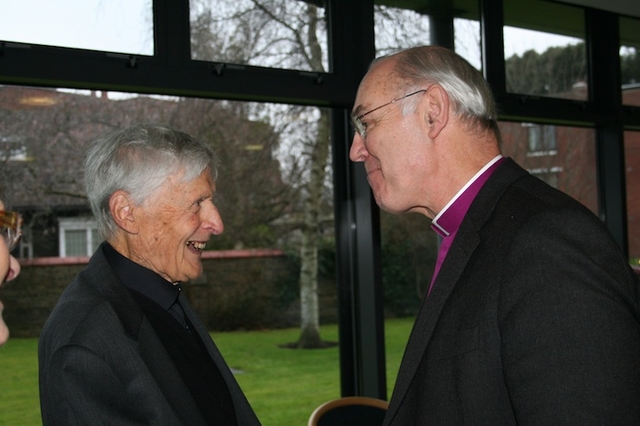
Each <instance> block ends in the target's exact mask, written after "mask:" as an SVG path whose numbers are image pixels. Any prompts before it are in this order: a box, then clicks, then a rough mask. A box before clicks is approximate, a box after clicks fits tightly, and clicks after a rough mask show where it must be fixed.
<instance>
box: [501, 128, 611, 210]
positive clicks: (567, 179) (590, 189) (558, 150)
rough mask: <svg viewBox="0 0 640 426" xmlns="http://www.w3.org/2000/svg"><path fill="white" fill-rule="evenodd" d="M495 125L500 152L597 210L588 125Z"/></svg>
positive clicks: (592, 142) (591, 136) (592, 136)
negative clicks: (499, 138)
mask: <svg viewBox="0 0 640 426" xmlns="http://www.w3.org/2000/svg"><path fill="white" fill-rule="evenodd" d="M499 126H500V132H501V134H502V153H503V155H504V156H506V157H511V158H513V159H514V161H515V162H516V163H518V164H519V165H520V166H522V167H523V168H525V169H526V170H528V171H529V172H530V173H531V174H533V175H535V176H537V177H538V178H540V179H542V180H543V181H545V182H547V183H548V184H550V185H551V186H553V187H555V188H558V189H559V190H561V191H564V192H566V193H567V194H569V195H571V196H572V197H573V198H575V199H576V200H578V201H580V202H581V203H582V204H584V205H585V206H587V207H588V208H589V209H590V210H591V211H592V212H594V213H595V214H596V215H597V214H598V190H597V180H596V174H597V173H596V145H595V132H594V131H593V130H592V129H585V128H579V127H566V126H555V125H550V124H535V123H515V122H500V123H499Z"/></svg>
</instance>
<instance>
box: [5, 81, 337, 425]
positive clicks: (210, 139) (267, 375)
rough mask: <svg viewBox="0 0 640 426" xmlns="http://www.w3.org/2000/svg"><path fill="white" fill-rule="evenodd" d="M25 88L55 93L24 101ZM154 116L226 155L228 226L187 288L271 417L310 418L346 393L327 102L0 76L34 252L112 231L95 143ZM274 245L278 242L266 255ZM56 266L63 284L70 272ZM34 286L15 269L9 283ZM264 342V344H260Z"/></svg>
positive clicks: (223, 208) (220, 194) (68, 252)
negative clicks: (14, 81) (58, 84)
mask: <svg viewBox="0 0 640 426" xmlns="http://www.w3.org/2000/svg"><path fill="white" fill-rule="evenodd" d="M25 97H27V98H29V97H30V98H36V97H37V98H39V99H47V101H46V102H44V101H43V102H39V103H36V104H28V103H27V104H23V103H20V102H19V100H20V99H23V98H25ZM150 121H151V122H161V123H166V124H168V125H171V126H172V127H174V128H178V129H180V130H183V131H185V132H187V133H189V134H191V135H193V136H194V137H196V138H198V139H200V140H202V141H204V142H205V143H208V144H209V145H210V146H211V147H212V149H213V150H214V151H215V152H216V153H217V155H218V157H219V160H220V167H219V178H218V181H217V194H216V204H217V206H218V207H219V210H220V214H221V216H222V219H223V221H224V224H225V231H224V233H223V234H221V235H218V236H213V237H212V238H211V239H210V241H209V243H208V245H207V250H206V251H205V253H203V264H204V270H205V273H204V275H203V276H202V277H200V278H199V279H198V280H196V281H194V282H193V283H189V284H188V285H185V291H186V294H187V297H189V298H190V300H192V304H193V305H194V308H195V309H196V310H197V311H198V314H199V317H200V318H201V319H202V320H203V321H204V322H205V323H206V325H207V326H209V328H210V330H211V331H212V332H216V333H220V334H221V336H222V337H220V344H219V347H220V350H221V352H222V353H223V355H225V358H226V360H227V362H228V363H229V365H230V366H231V367H232V368H233V369H234V371H236V372H237V378H238V381H239V382H240V384H241V386H242V388H243V390H244V391H245V393H246V394H247V397H248V399H249V401H250V402H251V403H252V405H253V406H254V407H255V408H256V411H257V414H258V416H259V417H260V419H261V420H262V421H263V424H273V425H280V424H303V423H305V422H306V420H307V418H308V416H309V414H310V413H311V412H312V411H313V409H314V408H315V407H317V406H318V405H320V404H321V403H322V402H325V401H326V400H329V399H332V398H337V397H339V396H340V395H339V392H340V385H339V378H340V375H339V364H338V347H337V335H338V333H337V325H336V322H337V313H338V309H337V293H336V288H335V282H336V279H335V267H334V259H335V241H334V240H335V238H334V226H333V220H334V219H333V186H332V175H331V172H330V171H331V168H332V166H331V155H330V144H329V128H330V119H329V111H328V110H326V109H320V108H315V107H305V106H296V105H283V104H279V105H276V104H266V103H243V102H230V101H224V100H219V101H214V100H206V99H197V98H177V97H166V96H165V97H156V96H143V95H133V94H131V95H129V96H126V97H125V96H112V94H107V93H95V92H90V91H89V92H86V93H84V92H76V91H68V90H64V91H62V90H56V89H45V88H33V87H19V86H0V134H2V135H6V137H7V138H10V139H12V140H13V139H15V140H19V141H21V144H22V145H23V147H24V149H25V150H26V160H25V159H22V158H16V157H12V156H8V157H7V156H5V157H2V164H1V165H0V167H1V170H2V172H3V173H5V174H6V175H7V180H8V181H9V182H13V183H14V184H15V185H14V188H13V189H12V191H11V192H12V193H13V195H14V197H13V202H12V207H13V208H15V209H17V210H19V211H21V212H22V213H23V214H24V216H25V225H24V227H25V229H29V230H30V237H29V240H30V241H33V243H34V246H33V248H34V252H35V253H34V254H35V256H36V257H58V256H87V255H90V254H91V253H93V251H94V250H95V247H96V245H97V244H98V243H99V242H101V240H100V239H99V238H98V237H97V233H96V231H95V225H94V224H93V222H92V221H91V220H86V219H85V218H86V217H88V216H90V215H91V213H90V211H89V208H88V206H87V204H86V199H85V197H84V189H83V182H82V172H81V170H82V164H83V158H84V155H85V152H86V148H87V146H88V142H89V141H90V140H92V139H93V138H95V137H96V136H98V135H102V134H104V133H106V132H108V131H111V130H114V129H119V128H122V127H125V126H128V125H130V124H132V123H137V122H150ZM265 251H266V252H269V253H270V252H272V251H275V252H277V253H279V254H277V255H270V256H265V255H259V253H262V252H265ZM239 259H242V260H239ZM25 270H26V268H25ZM25 270H23V272H25ZM29 276H31V275H30V274H29V273H23V274H21V276H20V277H19V278H18V279H21V280H27V279H29ZM56 277H57V278H52V282H51V283H48V288H49V291H50V292H52V293H55V291H54V290H52V289H53V288H59V291H60V292H61V291H62V290H63V289H64V287H66V285H68V284H69V279H70V278H68V277H67V278H66V281H64V280H65V275H63V274H61V275H60V276H57V275H56ZM59 279H61V280H63V281H60V282H57V281H56V280H59ZM53 281H56V282H53ZM30 286H31V284H30V283H28V282H18V283H17V284H16V285H15V286H12V291H19V290H21V289H24V290H25V291H28V289H29V288H30ZM55 286H59V287H55ZM4 290H5V289H4V288H3V292H4ZM58 296H59V293H58V294H56V297H55V298H53V299H52V300H51V307H52V306H53V304H54V303H55V301H56V300H57V297H58ZM24 300H29V298H26V297H25V298H24ZM16 303H17V302H16ZM12 308H13V309H16V310H20V309H22V308H21V307H20V306H18V305H17V304H15V305H14V306H12ZM24 309H25V310H26V309H28V307H27V306H25V307H24ZM41 311H42V315H46V313H47V312H48V311H47V309H42V310H41ZM45 319H46V317H42V318H40V320H41V321H42V323H44V320H45ZM238 330H243V332H241V333H237V334H233V332H236V331H238ZM246 330H260V331H259V333H258V332H256V333H255V334H250V333H248V332H246ZM267 330H269V331H267ZM303 330H304V334H303V333H302V331H303ZM225 333H232V334H225ZM268 333H271V334H268ZM243 339H244V340H243ZM258 342H260V345H264V346H257V349H256V350H255V351H254V349H253V348H254V343H255V344H256V345H257V344H258ZM314 345H315V346H314ZM267 347H268V350H266V349H265V350H264V351H262V350H261V348H267ZM299 347H303V348H321V350H301V349H298V348H299ZM301 377H304V380H300V378H301ZM274 378H278V381H279V384H277V383H275V382H274ZM309 383H313V392H308V384H309ZM34 395H37V392H35V393H34ZM292 401H294V402H295V403H294V404H292ZM292 405H294V406H292Z"/></svg>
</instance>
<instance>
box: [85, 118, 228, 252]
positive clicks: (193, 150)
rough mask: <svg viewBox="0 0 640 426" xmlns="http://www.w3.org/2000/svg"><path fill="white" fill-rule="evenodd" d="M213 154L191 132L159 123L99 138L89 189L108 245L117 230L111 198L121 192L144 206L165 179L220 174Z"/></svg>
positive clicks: (88, 166)
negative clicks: (205, 172)
mask: <svg viewBox="0 0 640 426" xmlns="http://www.w3.org/2000/svg"><path fill="white" fill-rule="evenodd" d="M217 167H218V164H217V158H216V156H215V155H214V153H213V151H212V150H211V149H210V148H209V147H207V146H206V145H204V144H203V143H201V142H200V141H198V140H196V139H194V138H192V137H191V136H189V135H188V134H186V133H184V132H181V131H178V130H174V129H171V128H169V127H166V126H163V125H157V124H141V125H135V126H132V127H129V128H126V129H123V130H119V131H116V132H113V133H110V134H108V135H105V136H103V137H100V138H98V139H96V140H94V141H93V142H92V143H91V146H90V147H89V150H88V151H87V156H86V160H85V165H84V176H85V188H86V193H87V197H88V199H89V204H90V206H91V210H92V211H93V214H94V216H95V218H96V221H97V224H98V230H99V231H100V233H101V235H102V237H103V238H104V239H106V240H107V241H108V240H110V239H111V237H113V236H114V235H115V232H116V230H117V229H118V228H117V226H116V224H115V222H114V220H113V217H112V216H111V212H110V209H109V199H110V198H111V196H112V195H113V193H114V192H116V191H118V190H123V191H126V192H127V193H129V194H130V196H131V197H132V199H133V201H134V202H135V203H136V204H142V203H143V202H144V201H145V200H146V199H147V198H148V197H149V196H150V195H151V194H153V192H154V191H156V190H157V189H158V188H159V187H160V186H161V185H162V184H163V183H164V182H165V180H166V179H167V178H168V177H169V176H172V175H176V174H180V173H182V178H181V181H182V182H189V181H191V180H193V179H195V178H197V177H198V176H200V174H202V172H204V171H205V170H208V171H209V173H211V177H212V178H213V180H215V179H216V178H217V174H218V169H217Z"/></svg>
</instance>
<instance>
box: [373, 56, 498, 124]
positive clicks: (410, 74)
mask: <svg viewBox="0 0 640 426" xmlns="http://www.w3.org/2000/svg"><path fill="white" fill-rule="evenodd" d="M389 57H394V59H395V72H396V74H397V76H398V77H399V78H400V79H401V80H403V84H404V85H406V86H409V87H411V89H407V90H409V91H410V90H419V89H426V87H427V86H428V85H431V84H438V85H439V86H441V87H442V88H443V89H444V90H445V92H447V94H448V95H449V98H450V99H451V103H452V109H453V111H454V114H456V115H457V116H458V117H460V118H462V119H463V120H465V121H467V122H470V123H475V124H479V125H480V126H481V127H483V128H487V129H491V130H492V131H494V132H497V129H498V125H497V118H498V111H497V107H496V103H495V100H494V98H493V94H492V92H491V88H490V87H489V84H488V83H487V81H486V80H485V79H484V77H483V76H482V74H481V73H480V72H479V71H478V70H477V69H475V68H474V67H473V66H472V65H471V64H470V63H469V62H467V61H466V60H465V59H464V58H462V57H461V56H459V55H458V54H456V53H455V52H453V51H451V50H449V49H446V48H444V47H438V46H418V47H412V48H410V49H406V50H403V51H401V52H398V53H395V54H393V55H390V56H387V57H386V58H389ZM384 58H385V57H382V58H379V59H384ZM377 61H378V60H376V61H374V63H372V66H373V65H374V64H375V63H376V62H377ZM416 104H417V98H415V99H411V98H408V99H407V102H405V107H404V109H405V111H403V112H405V113H408V112H410V111H411V108H413V110H415V106H416Z"/></svg>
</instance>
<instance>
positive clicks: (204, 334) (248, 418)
mask: <svg viewBox="0 0 640 426" xmlns="http://www.w3.org/2000/svg"><path fill="white" fill-rule="evenodd" d="M179 297H180V304H181V305H182V308H183V309H184V313H185V315H186V316H187V318H189V321H190V322H191V324H192V325H193V327H194V328H195V332H196V333H198V335H199V336H200V338H201V340H202V341H203V342H204V345H205V347H206V348H207V352H208V353H209V355H210V356H211V359H213V362H214V363H215V364H216V366H217V367H218V369H219V370H220V374H222V377H223V378H224V380H225V382H226V383H227V386H228V387H229V392H230V393H231V398H232V399H233V403H234V406H235V409H236V417H237V419H238V424H242V425H260V422H259V421H258V418H257V417H256V415H255V413H254V411H253V409H252V408H251V406H250V405H249V402H248V401H247V399H246V397H245V395H244V393H243V392H242V390H241V389H240V385H238V382H237V381H236V379H235V377H233V373H232V372H231V370H230V369H229V366H228V365H227V363H226V362H225V360H224V358H223V357H222V354H221V353H220V351H219V350H218V347H217V346H216V344H215V343H214V341H213V339H212V338H211V336H210V335H209V331H208V330H207V328H206V327H205V326H204V324H202V322H201V321H200V320H199V319H198V317H197V315H196V314H195V312H194V310H193V308H192V307H191V305H190V304H189V301H188V300H187V298H186V297H185V296H184V293H181V294H180V296H179Z"/></svg>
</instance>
